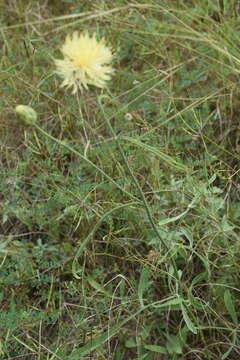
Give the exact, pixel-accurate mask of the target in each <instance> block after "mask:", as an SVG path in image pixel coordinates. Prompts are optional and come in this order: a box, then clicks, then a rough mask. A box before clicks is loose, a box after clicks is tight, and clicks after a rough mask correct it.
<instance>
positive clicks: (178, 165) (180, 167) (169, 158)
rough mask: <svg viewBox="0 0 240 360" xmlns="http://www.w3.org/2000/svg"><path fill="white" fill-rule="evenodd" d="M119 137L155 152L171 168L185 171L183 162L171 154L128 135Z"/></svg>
mask: <svg viewBox="0 0 240 360" xmlns="http://www.w3.org/2000/svg"><path fill="white" fill-rule="evenodd" d="M121 139H123V140H127V141H128V142H131V143H132V144H135V145H137V146H139V147H141V148H143V149H144V150H147V151H149V152H151V153H152V154H155V155H156V156H157V157H159V158H160V159H161V160H162V161H164V162H165V163H166V164H168V165H169V166H171V167H172V168H175V169H176V170H180V171H184V172H186V171H187V167H186V166H185V165H184V164H182V163H181V162H180V161H177V160H175V159H174V158H173V157H172V156H169V155H167V154H165V153H164V152H162V151H160V150H158V149H156V148H155V147H153V146H150V145H147V144H144V143H142V142H141V141H138V140H136V139H133V138H130V137H128V136H123V137H122V138H121Z"/></svg>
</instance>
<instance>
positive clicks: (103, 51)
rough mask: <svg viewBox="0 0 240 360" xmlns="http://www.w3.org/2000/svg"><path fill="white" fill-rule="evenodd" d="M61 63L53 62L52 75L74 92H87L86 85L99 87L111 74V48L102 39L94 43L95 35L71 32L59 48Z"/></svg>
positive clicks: (102, 85)
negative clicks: (83, 89)
mask: <svg viewBox="0 0 240 360" xmlns="http://www.w3.org/2000/svg"><path fill="white" fill-rule="evenodd" d="M61 52H62V53H63V56H64V59H63V60H55V64H56V67H57V69H56V73H57V74H58V75H60V76H61V77H62V78H63V82H62V85H61V86H67V87H68V88H69V87H73V93H76V92H77V89H78V88H80V90H82V88H85V89H88V85H95V86H97V87H100V88H103V87H105V86H106V81H107V80H109V79H110V77H111V74H112V73H113V72H114V70H113V68H112V66H111V65H109V63H110V62H111V61H112V59H113V54H112V52H111V49H110V48H108V47H107V46H106V45H105V40H104V39H102V40H100V41H98V40H97V39H96V34H93V36H92V37H90V36H89V34H88V32H85V33H81V34H79V33H78V32H77V31H75V32H74V33H73V34H72V35H68V36H67V37H66V40H65V43H64V45H63V46H62V48H61Z"/></svg>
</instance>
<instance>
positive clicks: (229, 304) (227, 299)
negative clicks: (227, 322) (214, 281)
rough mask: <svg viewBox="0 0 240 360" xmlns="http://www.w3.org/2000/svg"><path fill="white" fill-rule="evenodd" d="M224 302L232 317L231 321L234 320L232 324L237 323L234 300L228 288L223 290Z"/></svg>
mask: <svg viewBox="0 0 240 360" xmlns="http://www.w3.org/2000/svg"><path fill="white" fill-rule="evenodd" d="M224 303H225V306H226V309H227V311H228V313H229V315H230V316H231V318H232V321H233V322H234V324H236V325H238V318H237V313H236V311H235V307H234V300H233V297H232V295H231V292H230V290H229V289H227V290H225V292H224Z"/></svg>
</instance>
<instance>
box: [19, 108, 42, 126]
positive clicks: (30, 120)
mask: <svg viewBox="0 0 240 360" xmlns="http://www.w3.org/2000/svg"><path fill="white" fill-rule="evenodd" d="M15 111H16V113H17V114H18V115H20V118H21V119H22V121H23V123H24V124H25V125H34V124H35V123H36V121H37V113H36V111H35V110H33V108H31V107H30V106H27V105H17V106H16V108H15Z"/></svg>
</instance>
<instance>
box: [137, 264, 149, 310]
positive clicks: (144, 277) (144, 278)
mask: <svg viewBox="0 0 240 360" xmlns="http://www.w3.org/2000/svg"><path fill="white" fill-rule="evenodd" d="M149 278H150V272H149V270H148V269H147V268H145V267H144V268H143V269H142V272H141V276H140V281H139V285H138V298H139V302H140V304H141V306H142V307H143V306H144V304H143V294H144V291H145V290H146V289H147V288H148V287H149V285H150V283H149Z"/></svg>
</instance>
